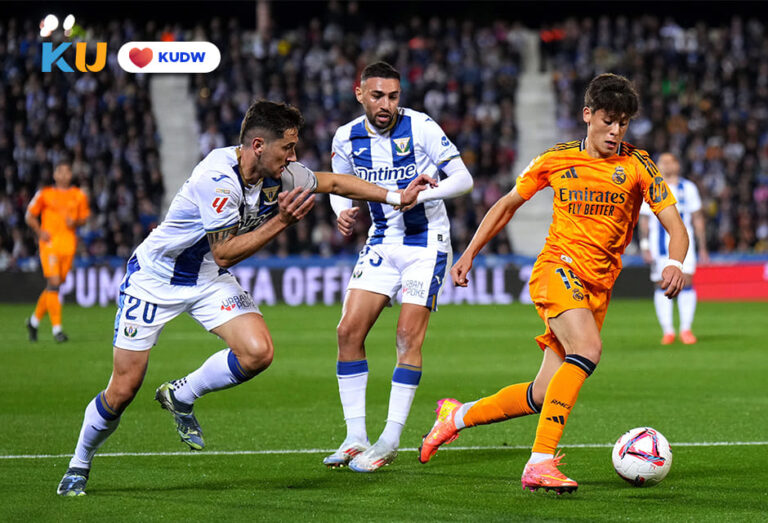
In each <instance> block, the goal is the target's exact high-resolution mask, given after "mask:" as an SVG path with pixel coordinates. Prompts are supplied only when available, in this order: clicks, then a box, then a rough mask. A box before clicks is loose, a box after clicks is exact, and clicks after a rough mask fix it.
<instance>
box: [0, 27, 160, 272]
mask: <svg viewBox="0 0 768 523" xmlns="http://www.w3.org/2000/svg"><path fill="white" fill-rule="evenodd" d="M150 29H151V28H150ZM106 35H109V36H106ZM141 39H143V37H141V35H140V34H139V32H138V31H137V30H136V28H135V27H134V26H133V25H132V24H131V23H130V22H111V23H110V24H108V25H107V26H106V27H102V28H100V29H96V30H94V31H92V32H89V33H88V34H87V35H86V37H85V38H84V40H85V41H90V42H95V41H106V42H108V48H109V49H110V50H111V52H110V54H109V56H108V59H107V65H106V67H105V68H104V69H103V70H102V71H100V72H97V73H79V72H76V73H64V72H61V71H59V70H58V69H56V68H54V71H53V72H51V73H41V71H40V63H41V56H40V55H41V46H40V36H39V29H38V28H37V27H36V25H35V24H33V23H31V21H29V20H27V21H25V22H23V23H20V22H19V21H18V20H16V19H13V18H11V19H5V20H0V64H2V68H3V75H2V77H0V165H1V166H2V181H3V191H2V193H0V270H14V269H21V270H35V269H36V268H37V267H38V265H39V261H38V259H37V256H36V251H37V246H36V239H35V238H34V235H33V234H32V232H31V230H30V229H29V228H28V227H27V225H26V224H25V222H24V214H25V210H26V207H27V204H28V203H29V201H30V199H31V198H32V196H34V194H35V191H37V189H39V188H40V187H42V186H44V185H49V184H51V183H52V170H53V165H54V164H55V163H56V162H57V161H58V160H59V159H61V158H63V157H66V158H69V159H70V160H71V161H72V171H73V178H74V180H73V181H74V183H76V184H77V183H79V185H80V187H81V188H82V189H83V190H84V191H85V192H86V194H87V195H88V196H89V199H90V207H91V210H92V213H91V218H90V219H89V221H88V223H87V224H86V225H85V226H83V227H81V228H80V231H79V235H80V240H81V241H80V245H79V252H78V255H79V256H80V257H89V258H101V257H104V256H120V257H123V258H127V257H128V256H129V255H130V253H131V251H132V250H133V248H134V247H135V246H136V245H138V243H139V242H140V241H141V240H142V239H143V238H144V237H145V236H146V235H147V234H148V232H149V231H150V230H151V229H152V228H153V227H154V226H155V225H156V224H157V223H158V221H159V219H160V216H159V213H160V208H161V207H160V206H161V204H162V200H163V194H164V188H163V177H162V174H161V172H160V161H159V153H158V146H159V141H160V137H159V136H158V134H157V131H156V125H155V120H154V117H153V115H152V111H151V101H150V97H149V91H148V88H147V87H148V86H147V77H146V76H141V75H133V74H128V73H125V72H124V71H123V70H122V69H121V68H120V67H119V66H118V64H117V60H116V50H117V49H119V47H120V45H122V43H124V42H125V41H129V40H141ZM89 53H94V54H95V46H94V45H91V46H90V47H89ZM93 61H94V56H92V55H90V54H89V56H88V58H87V63H89V64H91V63H93Z"/></svg>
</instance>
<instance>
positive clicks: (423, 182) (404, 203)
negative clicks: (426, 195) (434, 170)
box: [395, 174, 437, 212]
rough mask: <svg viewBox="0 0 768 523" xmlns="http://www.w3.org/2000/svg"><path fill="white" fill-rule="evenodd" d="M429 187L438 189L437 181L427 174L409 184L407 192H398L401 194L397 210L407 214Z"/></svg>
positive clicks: (419, 176)
mask: <svg viewBox="0 0 768 523" xmlns="http://www.w3.org/2000/svg"><path fill="white" fill-rule="evenodd" d="M427 187H437V181H436V180H434V179H433V178H432V177H431V176H429V175H426V174H420V175H418V176H417V177H416V178H414V179H413V180H411V183H409V184H408V187H406V188H405V190H402V191H398V192H399V193H400V205H399V206H397V207H395V209H397V210H399V211H402V212H405V211H407V210H409V209H412V208H413V207H414V206H415V205H416V198H417V197H418V196H419V193H420V192H421V191H423V190H424V189H426V188H427Z"/></svg>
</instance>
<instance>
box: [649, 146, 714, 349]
mask: <svg viewBox="0 0 768 523" xmlns="http://www.w3.org/2000/svg"><path fill="white" fill-rule="evenodd" d="M656 166H657V167H658V168H659V172H660V173H661V175H662V177H663V178H664V181H665V182H667V185H668V186H669V189H670V191H672V194H673V195H674V197H675V199H676V200H677V210H678V211H679V212H680V217H681V218H682V219H683V223H684V224H685V227H686V229H687V230H688V237H689V238H690V239H691V241H690V243H689V244H688V253H687V254H686V256H685V261H683V276H684V277H685V287H684V288H683V290H682V291H680V294H679V295H678V296H677V309H678V314H679V315H680V341H682V342H683V343H685V344H687V345H690V344H693V343H696V336H694V335H693V332H692V331H691V326H692V325H693V316H694V313H695V312H696V290H695V289H694V288H693V274H694V273H695V272H696V258H697V256H696V252H697V248H696V246H698V261H699V262H701V263H707V262H708V261H709V256H708V255H707V244H706V231H705V228H704V227H705V222H704V212H703V211H702V210H701V197H700V196H699V190H698V189H697V188H696V184H694V183H693V182H692V181H690V180H686V179H685V178H682V177H681V176H680V162H679V161H678V160H677V157H676V156H675V155H674V154H672V153H669V152H666V153H663V154H662V155H661V156H659V161H658V162H657V163H656ZM639 227H640V249H641V251H642V253H643V259H644V260H645V262H646V263H650V264H651V281H653V282H654V283H655V284H656V291H655V292H654V295H653V303H654V305H655V307H656V317H657V318H658V319H659V324H660V325H661V329H662V331H663V333H664V335H663V337H662V338H661V344H662V345H669V344H670V343H672V342H674V341H675V329H674V326H673V303H672V300H671V299H669V298H667V297H666V296H665V295H664V291H663V290H662V289H661V288H660V287H659V282H660V281H661V270H662V269H663V268H664V265H665V264H666V263H667V259H668V247H669V234H667V231H666V230H664V227H662V226H661V222H659V220H658V219H657V218H656V217H655V216H654V215H653V213H652V212H651V209H650V207H648V204H646V203H644V204H643V206H642V207H641V208H640V222H639ZM694 239H695V240H694Z"/></svg>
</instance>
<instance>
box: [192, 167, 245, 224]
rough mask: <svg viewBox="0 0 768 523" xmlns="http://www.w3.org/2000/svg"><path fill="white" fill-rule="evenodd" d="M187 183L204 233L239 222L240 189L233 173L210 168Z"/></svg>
mask: <svg viewBox="0 0 768 523" xmlns="http://www.w3.org/2000/svg"><path fill="white" fill-rule="evenodd" d="M222 175H223V176H222ZM189 183H191V184H192V187H190V192H191V193H192V195H193V198H194V200H195V203H196V204H197V207H198V209H199V210H200V219H201V220H202V222H203V228H204V229H205V232H206V233H209V232H215V231H221V230H224V229H229V228H231V227H233V226H235V225H237V224H238V223H239V222H240V202H241V200H242V189H241V188H240V184H239V181H238V180H237V179H235V178H234V173H229V174H225V173H221V172H218V171H213V170H211V171H207V172H206V173H205V174H203V175H202V176H200V177H198V178H197V179H193V180H190V182H189Z"/></svg>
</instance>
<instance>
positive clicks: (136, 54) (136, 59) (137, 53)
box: [128, 47, 152, 67]
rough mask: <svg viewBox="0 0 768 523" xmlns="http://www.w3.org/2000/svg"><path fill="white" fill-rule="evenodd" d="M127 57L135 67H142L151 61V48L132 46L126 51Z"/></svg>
mask: <svg viewBox="0 0 768 523" xmlns="http://www.w3.org/2000/svg"><path fill="white" fill-rule="evenodd" d="M128 58H130V59H131V62H133V63H134V64H135V65H136V67H144V66H145V65H147V64H148V63H149V62H151V61H152V49H150V48H149V47H145V48H144V49H139V48H138V47H134V48H133V49H131V50H130V51H129V52H128Z"/></svg>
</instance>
